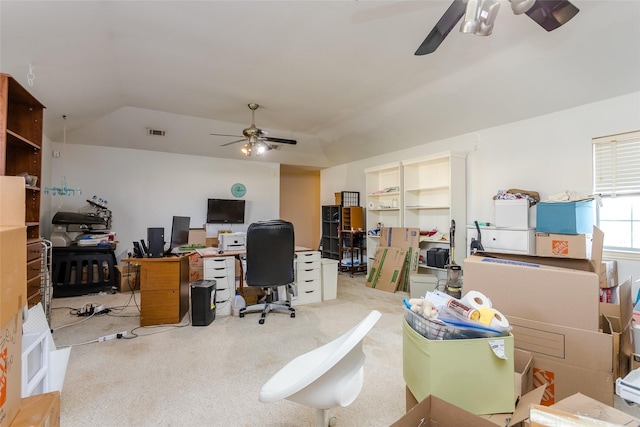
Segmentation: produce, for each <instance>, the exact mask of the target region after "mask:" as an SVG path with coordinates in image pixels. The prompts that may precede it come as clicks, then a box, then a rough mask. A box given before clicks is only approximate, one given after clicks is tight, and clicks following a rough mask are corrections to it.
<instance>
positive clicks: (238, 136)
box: [209, 133, 242, 138]
mask: <svg viewBox="0 0 640 427" xmlns="http://www.w3.org/2000/svg"><path fill="white" fill-rule="evenodd" d="M209 135H213V136H231V137H234V138H242V135H228V134H226V133H210V134H209Z"/></svg>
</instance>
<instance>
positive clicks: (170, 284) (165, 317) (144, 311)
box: [122, 255, 189, 326]
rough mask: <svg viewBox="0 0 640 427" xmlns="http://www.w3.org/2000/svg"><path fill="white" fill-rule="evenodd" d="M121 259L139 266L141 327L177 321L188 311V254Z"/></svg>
mask: <svg viewBox="0 0 640 427" xmlns="http://www.w3.org/2000/svg"><path fill="white" fill-rule="evenodd" d="M122 262H129V263H131V264H137V265H140V326H151V325H162V324H171V323H180V321H181V320H182V318H183V317H184V316H185V314H187V312H188V311H189V257H188V256H186V255H185V256H178V257H164V258H127V259H123V260H122Z"/></svg>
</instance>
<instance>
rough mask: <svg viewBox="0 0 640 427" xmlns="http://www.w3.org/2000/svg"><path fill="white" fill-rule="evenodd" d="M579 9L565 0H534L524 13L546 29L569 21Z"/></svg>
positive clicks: (548, 29) (552, 28)
mask: <svg viewBox="0 0 640 427" xmlns="http://www.w3.org/2000/svg"><path fill="white" fill-rule="evenodd" d="M579 11H580V10H579V9H578V8H577V7H575V6H574V5H573V4H571V3H569V2H568V1H567V0H545V1H542V0H536V2H535V3H534V5H533V6H531V9H529V10H527V11H526V12H525V13H526V14H527V15H528V16H529V18H531V19H533V20H534V21H535V22H536V23H537V24H538V25H540V26H541V27H542V28H544V29H545V30H547V31H553V30H555V29H556V28H558V27H560V26H561V25H563V24H566V23H567V22H569V20H570V19H571V18H573V17H574V16H576V14H577V13H578V12H579Z"/></svg>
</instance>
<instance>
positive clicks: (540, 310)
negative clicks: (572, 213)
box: [464, 227, 604, 332]
mask: <svg viewBox="0 0 640 427" xmlns="http://www.w3.org/2000/svg"><path fill="white" fill-rule="evenodd" d="M603 240H604V234H603V233H602V231H601V230H600V229H598V228H597V227H594V229H593V245H592V251H591V256H592V259H591V260H583V259H573V258H556V257H540V256H534V255H517V254H506V253H487V252H477V253H475V254H473V255H471V256H469V257H467V258H466V259H465V261H464V292H465V293H466V292H469V291H472V290H475V291H479V292H481V293H483V294H484V295H486V296H487V297H488V298H489V299H490V300H491V301H492V302H493V307H494V308H496V309H497V310H499V311H500V312H502V313H503V314H505V315H512V316H517V317H521V318H523V319H530V320H535V321H538V322H545V323H551V324H555V325H562V326H569V327H572V328H579V329H585V330H588V331H594V332H597V331H598V329H599V326H600V315H599V307H598V304H599V301H600V284H599V283H600V268H601V264H602V242H603ZM513 295H518V298H513ZM568 307H571V308H572V309H571V310H568V309H567V308H568Z"/></svg>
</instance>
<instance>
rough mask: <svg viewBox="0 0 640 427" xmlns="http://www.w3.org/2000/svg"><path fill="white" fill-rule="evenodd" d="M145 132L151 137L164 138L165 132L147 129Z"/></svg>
mask: <svg viewBox="0 0 640 427" xmlns="http://www.w3.org/2000/svg"><path fill="white" fill-rule="evenodd" d="M147 130H148V132H149V135H151V136H164V135H165V133H166V131H163V130H160V129H151V128H148V129H147Z"/></svg>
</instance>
